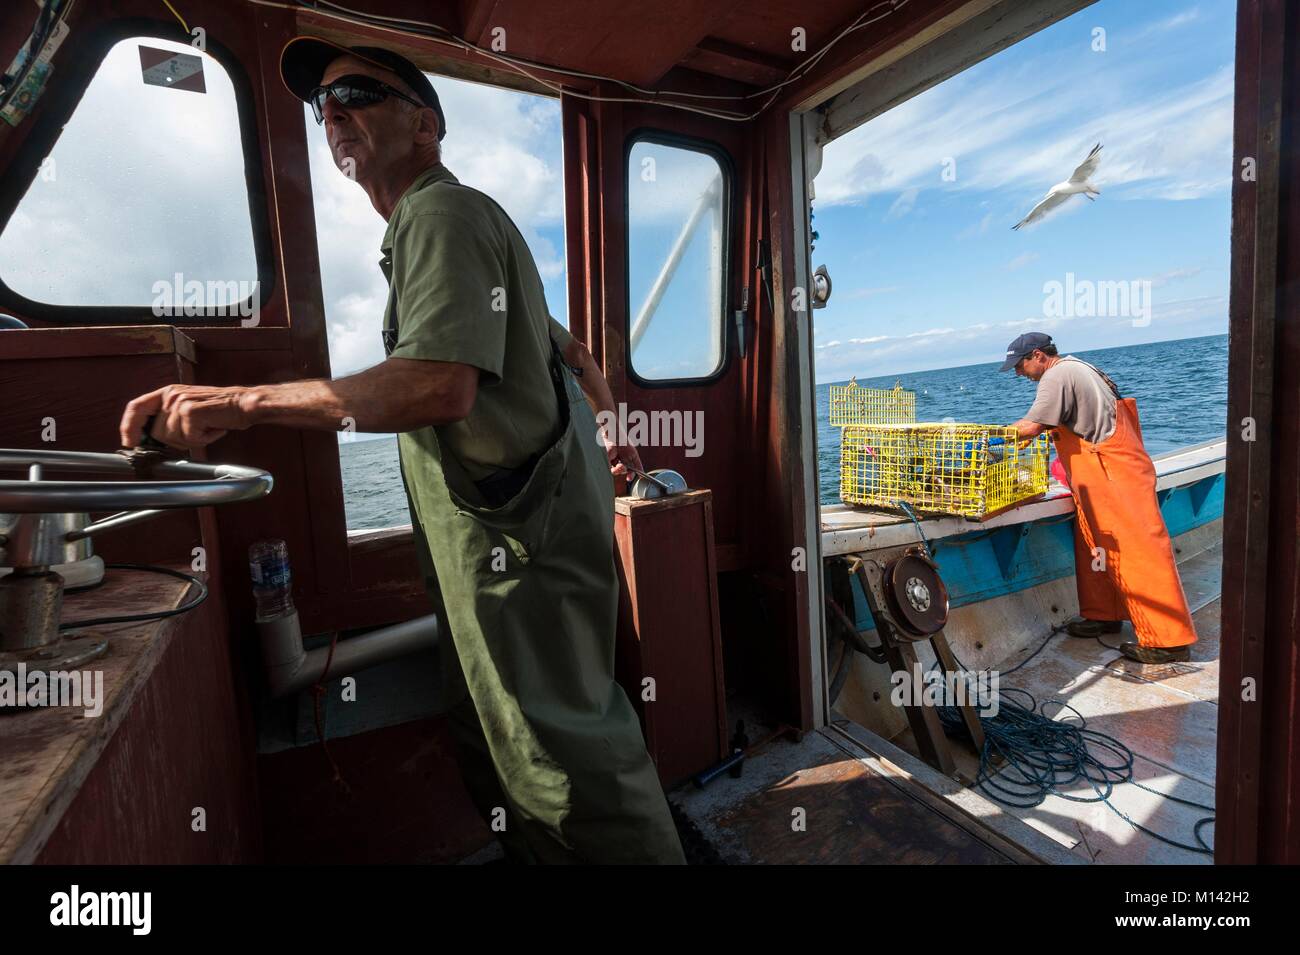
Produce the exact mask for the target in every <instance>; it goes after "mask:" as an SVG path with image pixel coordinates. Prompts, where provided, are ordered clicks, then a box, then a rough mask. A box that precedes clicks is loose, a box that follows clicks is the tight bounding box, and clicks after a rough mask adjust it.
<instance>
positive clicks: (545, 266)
mask: <svg viewBox="0 0 1300 955" xmlns="http://www.w3.org/2000/svg"><path fill="white" fill-rule="evenodd" d="M429 79H430V80H431V81H432V82H433V85H434V88H435V89H436V90H437V91H438V98H439V99H440V100H441V102H442V108H443V111H444V112H445V113H446V116H447V137H446V138H445V139H444V140H443V141H442V163H443V165H444V166H446V167H447V169H448V170H449V171H450V172H451V173H452V175H454V176H455V177H456V178H457V179H458V180H459V181H460V182H461V183H463V184H464V185H467V186H472V187H473V188H475V189H479V190H481V191H482V192H484V193H486V194H487V195H488V196H490V197H491V198H493V199H494V200H496V201H497V202H498V203H500V205H501V207H502V208H503V209H505V211H506V213H507V214H508V215H509V216H510V218H511V219H512V220H513V221H514V223H515V225H516V226H518V227H519V230H520V232H522V233H523V236H524V239H525V241H527V243H528V247H529V249H530V251H531V252H532V253H533V260H534V262H536V264H537V270H538V273H539V275H540V277H541V280H542V287H543V290H544V292H545V294H546V304H547V306H548V308H549V309H550V313H551V315H552V316H554V318H555V319H556V320H557V321H558V322H559V323H560V324H561V325H567V324H568V295H567V285H566V280H565V258H564V253H565V243H564V174H563V170H564V142H563V137H562V132H561V126H560V103H559V100H558V99H554V98H552V97H548V96H538V95H534V94H530V93H522V92H518V91H516V90H508V89H502V88H499V87H494V86H488V85H485V84H482V83H469V82H465V81H462V80H453V79H449V78H447V77H444V76H437V75H433V74H429ZM303 121H304V122H305V123H306V126H307V147H308V157H309V163H310V170H311V185H312V199H313V204H314V207H315V213H316V238H317V247H318V248H319V250H320V275H321V291H322V292H323V294H324V300H325V324H326V330H327V335H328V342H329V354H330V373H331V374H332V375H333V376H334V377H335V378H339V377H342V376H344V375H350V374H354V373H356V372H358V371H361V370H362V369H365V368H369V367H371V366H372V365H377V364H379V363H380V362H381V361H383V360H384V346H383V320H384V307H385V305H386V303H387V301H388V283H387V281H386V280H385V278H384V273H383V272H382V271H381V270H380V268H379V264H378V263H379V259H380V252H379V246H380V244H381V243H382V241H383V238H384V231H385V229H386V228H387V223H386V222H385V221H384V219H383V218H382V217H381V216H380V215H379V213H377V212H376V211H375V209H374V207H373V206H372V205H371V204H370V199H369V198H368V197H367V195H366V193H365V191H364V190H363V189H362V188H361V186H359V185H358V184H357V183H356V182H354V181H352V180H351V179H349V178H348V177H347V176H345V175H344V174H343V173H342V172H340V171H339V170H338V168H336V166H335V164H334V160H333V157H332V156H331V154H330V149H329V144H328V143H327V142H326V140H325V130H324V127H323V126H319V125H317V124H316V120H315V118H314V117H313V116H312V113H311V110H310V108H308V107H306V106H304V107H303ZM339 467H340V472H341V475H342V481H343V502H344V510H345V514H346V521H347V528H348V530H349V531H364V530H377V529H381V528H387V527H396V526H401V525H406V524H409V523H410V522H411V516H410V512H409V510H408V509H407V502H406V494H405V492H404V491H403V489H402V478H401V473H400V472H399V470H398V464H397V439H396V437H395V436H393V435H391V434H364V433H359V432H356V433H354V432H352V431H348V430H344V431H343V432H341V433H340V436H339Z"/></svg>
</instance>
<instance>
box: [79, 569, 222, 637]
mask: <svg viewBox="0 0 1300 955" xmlns="http://www.w3.org/2000/svg"><path fill="white" fill-rule="evenodd" d="M104 568H105V569H106V570H144V571H149V572H150V573H155V574H166V575H167V576H169V577H176V578H178V579H179V580H188V581H189V582H190V583H191V584H193V585H195V586H197V587H198V588H199V593H198V596H197V597H195V598H194V599H193V600H191V601H190V602H189V603H186V604H182V605H181V606H179V607H173V608H172V609H171V610H154V611H151V612H149V613H135V614H124V615H122V616H115V617H94V618H91V619H89V620H68V621H66V622H64V623H61V624H59V629H60V630H74V629H77V628H79V627H102V626H104V625H105V624H109V623H139V622H141V621H145V620H162V619H164V618H165V617H174V616H176V615H177V614H181V613H188V612H189V611H191V610H193V609H194V608H195V607H197V606H198V605H199V604H201V603H203V601H205V600H207V599H208V585H207V584H205V583H204V582H203V581H202V580H200V579H199V578H198V577H195V576H194V575H193V574H187V573H184V572H183V571H179V570H172V569H171V568H170V567H155V566H153V565H152V564H105V565H104Z"/></svg>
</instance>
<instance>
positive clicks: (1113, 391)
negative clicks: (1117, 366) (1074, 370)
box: [1065, 355, 1123, 400]
mask: <svg viewBox="0 0 1300 955" xmlns="http://www.w3.org/2000/svg"><path fill="white" fill-rule="evenodd" d="M1065 360H1066V361H1077V362H1078V363H1079V364H1080V365H1088V367H1089V368H1091V369H1092V370H1093V371H1095V372H1096V373H1097V374H1099V375H1101V380H1102V381H1104V382H1106V387H1107V388H1109V389H1110V390H1111V394H1113V395H1114V396H1115V398H1116V400H1118V399H1120V398H1122V397H1123V395H1121V394H1120V393H1119V385H1117V384H1115V382H1113V381H1111V378H1110V375H1108V374H1106V373H1105V372H1104V371H1102V370H1101V369H1100V368H1098V367H1097V366H1096V365H1089V364H1088V363H1087V362H1086V361H1084V360H1083V359H1082V358H1075V357H1074V356H1073V355H1071V356H1070V357H1069V358H1068V359H1065Z"/></svg>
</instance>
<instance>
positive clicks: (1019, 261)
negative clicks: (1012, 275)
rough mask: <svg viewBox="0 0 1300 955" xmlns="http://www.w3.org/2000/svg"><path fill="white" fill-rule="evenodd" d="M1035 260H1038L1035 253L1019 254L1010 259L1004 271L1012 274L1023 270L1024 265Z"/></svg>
mask: <svg viewBox="0 0 1300 955" xmlns="http://www.w3.org/2000/svg"><path fill="white" fill-rule="evenodd" d="M1037 258H1038V253H1037V252H1021V253H1020V254H1019V255H1017V256H1016V257H1015V258H1014V259H1012V260H1011V261H1010V262H1008V263H1007V265H1006V269H1007V271H1008V272H1014V271H1016V270H1017V269H1023V268H1024V267H1025V266H1026V265H1028V264H1029V263H1030V262H1033V261H1034V260H1035V259H1037Z"/></svg>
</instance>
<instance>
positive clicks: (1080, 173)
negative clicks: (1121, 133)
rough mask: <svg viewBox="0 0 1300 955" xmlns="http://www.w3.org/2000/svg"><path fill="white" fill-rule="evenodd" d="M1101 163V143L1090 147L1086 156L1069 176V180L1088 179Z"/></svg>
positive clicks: (1079, 180)
mask: <svg viewBox="0 0 1300 955" xmlns="http://www.w3.org/2000/svg"><path fill="white" fill-rule="evenodd" d="M1100 165H1101V143H1098V144H1097V145H1096V146H1093V147H1092V152H1090V153H1088V158H1087V159H1085V160H1084V161H1083V162H1081V163H1079V168H1078V169H1076V170H1074V175H1072V176H1071V177H1070V182H1083V181H1085V180H1087V179H1089V178H1090V177H1091V176H1092V174H1093V173H1094V172H1096V171H1097V167H1098V166H1100Z"/></svg>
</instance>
